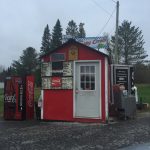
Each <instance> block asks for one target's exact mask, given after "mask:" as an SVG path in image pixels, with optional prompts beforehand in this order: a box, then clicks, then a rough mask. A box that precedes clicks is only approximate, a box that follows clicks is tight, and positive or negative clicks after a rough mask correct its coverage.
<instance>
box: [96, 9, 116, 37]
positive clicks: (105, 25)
mask: <svg viewBox="0 0 150 150" xmlns="http://www.w3.org/2000/svg"><path fill="white" fill-rule="evenodd" d="M115 10H116V8H115V9H114V10H113V11H112V13H111V15H110V16H109V18H108V20H107V22H106V23H105V24H104V26H103V27H102V29H101V30H100V32H99V34H98V35H101V33H102V32H103V31H104V29H105V28H106V27H107V25H108V23H109V21H110V19H111V18H112V16H113V14H114V12H115ZM98 35H97V36H98Z"/></svg>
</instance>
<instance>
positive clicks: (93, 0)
mask: <svg viewBox="0 0 150 150" xmlns="http://www.w3.org/2000/svg"><path fill="white" fill-rule="evenodd" d="M91 1H92V2H93V3H94V4H95V5H96V6H98V7H99V8H101V9H102V10H103V11H105V13H107V14H109V15H111V13H109V11H107V10H106V9H105V8H103V7H102V6H101V5H100V4H99V3H97V1H95V0H91Z"/></svg>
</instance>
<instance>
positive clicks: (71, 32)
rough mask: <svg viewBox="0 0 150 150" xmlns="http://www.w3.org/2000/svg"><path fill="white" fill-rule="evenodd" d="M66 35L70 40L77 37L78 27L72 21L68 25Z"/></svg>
mask: <svg viewBox="0 0 150 150" xmlns="http://www.w3.org/2000/svg"><path fill="white" fill-rule="evenodd" d="M66 35H68V36H70V37H71V38H76V37H78V27H77V25H76V23H75V22H74V21H73V20H71V21H69V23H68V26H67V29H66Z"/></svg>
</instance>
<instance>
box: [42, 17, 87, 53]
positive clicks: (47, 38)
mask: <svg viewBox="0 0 150 150" xmlns="http://www.w3.org/2000/svg"><path fill="white" fill-rule="evenodd" d="M66 36H68V37H70V38H84V37H85V36H86V33H85V29H84V23H80V24H79V26H77V24H76V23H75V22H74V21H73V20H71V21H69V22H68V26H67V28H66ZM62 38H63V34H62V27H61V24H60V21H59V19H58V20H57V22H56V24H55V26H54V28H53V30H52V33H50V29H49V26H48V24H47V25H46V27H45V29H44V34H43V37H42V46H41V49H40V52H41V53H42V54H46V53H48V52H50V51H51V50H53V49H55V48H57V47H59V46H60V45H62Z"/></svg>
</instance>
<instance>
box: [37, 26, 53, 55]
mask: <svg viewBox="0 0 150 150" xmlns="http://www.w3.org/2000/svg"><path fill="white" fill-rule="evenodd" d="M50 45H51V34H50V30H49V26H48V24H47V25H46V27H45V29H44V33H43V37H42V46H41V50H40V51H41V53H43V54H45V53H47V52H49V51H50Z"/></svg>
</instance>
